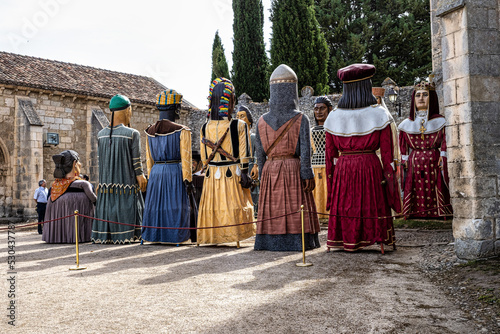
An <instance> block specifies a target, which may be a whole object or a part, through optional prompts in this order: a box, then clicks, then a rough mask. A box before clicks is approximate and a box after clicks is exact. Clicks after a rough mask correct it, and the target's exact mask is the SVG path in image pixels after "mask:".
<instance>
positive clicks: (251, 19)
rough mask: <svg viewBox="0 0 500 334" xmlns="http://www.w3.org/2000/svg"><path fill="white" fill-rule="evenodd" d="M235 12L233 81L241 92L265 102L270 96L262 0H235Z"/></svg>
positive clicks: (255, 99) (257, 100)
mask: <svg viewBox="0 0 500 334" xmlns="http://www.w3.org/2000/svg"><path fill="white" fill-rule="evenodd" d="M233 14H234V21H233V45H234V49H233V69H232V72H231V75H232V78H233V83H234V86H235V88H236V90H237V92H238V95H240V94H242V93H247V94H248V95H249V96H250V97H252V99H253V100H254V101H256V102H262V101H264V99H267V97H268V96H269V60H268V58H267V55H266V49H265V44H264V6H263V5H262V0H233Z"/></svg>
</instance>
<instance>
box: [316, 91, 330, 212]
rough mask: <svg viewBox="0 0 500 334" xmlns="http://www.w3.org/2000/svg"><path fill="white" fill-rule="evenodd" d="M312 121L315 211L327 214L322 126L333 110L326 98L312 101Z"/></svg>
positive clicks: (323, 130) (319, 97)
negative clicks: (314, 123)
mask: <svg viewBox="0 0 500 334" xmlns="http://www.w3.org/2000/svg"><path fill="white" fill-rule="evenodd" d="M313 110H314V120H315V122H316V125H315V126H313V127H312V129H311V144H312V148H313V155H312V159H311V164H312V167H313V171H314V182H315V183H316V186H315V187H314V190H313V196H314V202H315V203H316V210H317V211H318V212H319V213H327V211H328V210H327V209H326V198H327V194H328V189H327V186H326V168H325V128H324V126H323V125H324V124H325V121H326V118H327V117H328V114H329V113H330V112H331V111H332V110H333V104H332V101H331V100H330V99H329V98H328V96H318V97H317V98H316V100H315V101H314V109H313ZM319 217H320V218H328V216H326V215H319Z"/></svg>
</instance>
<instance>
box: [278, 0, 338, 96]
mask: <svg viewBox="0 0 500 334" xmlns="http://www.w3.org/2000/svg"><path fill="white" fill-rule="evenodd" d="M271 22H272V25H273V26H272V38H271V64H272V68H273V69H274V68H276V67H277V66H279V65H280V64H287V65H288V66H290V67H291V68H292V69H293V70H294V71H295V73H297V77H298V79H299V89H300V88H301V87H303V86H311V87H313V88H314V92H315V94H316V95H321V94H326V93H328V91H329V87H328V46H327V44H326V41H325V37H324V36H323V33H322V32H321V30H320V26H319V24H318V21H317V19H316V16H315V7H314V1H313V0H274V1H273V2H272V4H271Z"/></svg>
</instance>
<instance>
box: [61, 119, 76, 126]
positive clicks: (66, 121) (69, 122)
mask: <svg viewBox="0 0 500 334" xmlns="http://www.w3.org/2000/svg"><path fill="white" fill-rule="evenodd" d="M63 124H70V125H73V124H75V122H73V120H72V119H70V118H65V119H63Z"/></svg>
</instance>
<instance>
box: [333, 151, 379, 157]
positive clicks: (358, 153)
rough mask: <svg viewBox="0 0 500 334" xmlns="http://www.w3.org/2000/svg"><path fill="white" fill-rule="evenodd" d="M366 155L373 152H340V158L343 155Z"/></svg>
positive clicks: (373, 152)
mask: <svg viewBox="0 0 500 334" xmlns="http://www.w3.org/2000/svg"><path fill="white" fill-rule="evenodd" d="M366 154H375V151H344V152H340V156H343V155H366Z"/></svg>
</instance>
